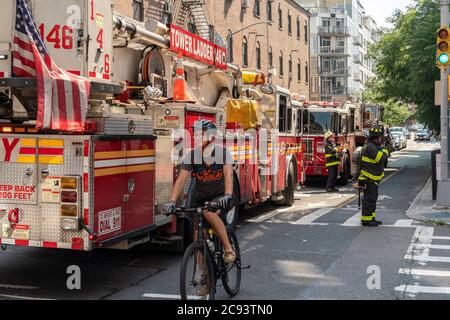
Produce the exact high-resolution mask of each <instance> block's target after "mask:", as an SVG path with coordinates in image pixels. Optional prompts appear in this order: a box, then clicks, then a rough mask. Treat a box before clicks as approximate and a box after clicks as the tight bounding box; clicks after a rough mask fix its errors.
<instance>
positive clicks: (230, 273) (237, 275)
mask: <svg viewBox="0 0 450 320" xmlns="http://www.w3.org/2000/svg"><path fill="white" fill-rule="evenodd" d="M228 238H229V239H230V243H231V246H232V247H233V250H234V252H236V261H235V262H234V263H232V264H228V265H226V266H225V268H226V271H225V273H224V275H223V276H222V283H223V287H224V289H225V291H226V292H227V293H228V294H229V295H230V296H231V297H234V296H235V295H237V294H238V293H239V289H240V288H241V276H242V269H241V252H240V249H239V242H238V239H237V236H236V234H235V233H234V231H233V230H228Z"/></svg>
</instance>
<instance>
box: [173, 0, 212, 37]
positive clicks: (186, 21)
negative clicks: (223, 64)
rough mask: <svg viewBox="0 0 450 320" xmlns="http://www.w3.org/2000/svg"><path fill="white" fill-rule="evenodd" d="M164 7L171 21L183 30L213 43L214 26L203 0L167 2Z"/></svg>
mask: <svg viewBox="0 0 450 320" xmlns="http://www.w3.org/2000/svg"><path fill="white" fill-rule="evenodd" d="M166 7H167V8H168V9H169V11H170V12H171V13H172V21H173V22H174V23H175V24H176V25H178V26H180V27H181V28H183V29H186V30H189V31H191V32H193V33H195V34H197V35H199V36H200V37H202V38H205V39H208V40H210V41H212V42H215V36H214V34H215V32H214V26H213V25H211V23H210V22H211V18H210V16H209V14H208V10H207V9H206V5H205V0H169V1H167V2H166Z"/></svg>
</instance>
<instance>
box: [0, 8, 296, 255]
mask: <svg viewBox="0 0 450 320" xmlns="http://www.w3.org/2000/svg"><path fill="white" fill-rule="evenodd" d="M2 4H3V6H2V11H1V12H0V19H1V20H2V23H3V26H4V27H3V28H2V29H1V30H0V119H1V120H0V139H1V141H0V168H1V169H2V175H1V178H0V244H1V245H17V246H33V247H46V248H64V249H76V250H84V251H90V250H93V249H94V248H105V247H107V248H116V249H127V248H130V247H132V246H134V245H137V244H142V243H148V242H151V243H155V244H176V245H177V247H178V248H182V247H183V244H184V243H185V242H186V241H188V240H189V238H190V233H189V230H188V228H187V227H186V225H185V222H184V221H177V220H176V218H175V217H170V218H168V217H166V216H164V215H163V214H162V210H161V209H162V204H163V203H164V202H165V201H167V200H168V198H169V196H170V191H171V189H172V186H173V183H174V180H175V179H176V176H177V172H178V168H179V167H178V165H179V161H180V159H181V157H180V148H178V147H179V146H180V145H181V144H185V145H184V147H185V148H186V149H187V150H189V144H188V142H189V138H188V135H187V134H182V135H180V134H178V133H177V130H178V129H186V130H189V129H190V128H191V126H192V124H193V123H194V122H195V121H196V120H198V119H211V120H213V121H215V122H216V123H217V125H218V127H219V129H221V130H222V131H224V132H225V131H226V134H225V138H226V139H225V142H226V143H228V145H229V147H230V148H231V149H232V152H233V156H234V157H235V160H236V163H235V166H234V168H235V187H234V193H235V196H236V197H237V198H238V199H239V204H240V205H239V206H236V207H235V208H234V210H232V211H231V212H230V214H229V215H228V217H227V221H228V223H230V224H232V225H235V224H236V222H237V218H238V215H239V209H241V208H243V206H245V205H246V204H250V205H255V204H258V203H261V202H263V201H266V200H272V201H276V202H280V203H285V204H288V205H289V204H292V202H293V198H294V188H295V185H296V184H297V181H298V180H299V177H301V174H300V171H299V170H298V168H299V160H297V158H296V156H295V151H297V150H298V148H299V146H300V145H299V143H298V140H296V133H295V132H297V131H296V130H294V128H293V127H292V123H291V122H289V121H287V117H288V118H289V117H291V120H292V119H294V118H292V117H294V114H295V115H296V114H297V113H296V112H295V111H294V110H296V109H299V108H297V107H292V110H291V111H289V109H288V107H289V104H288V103H289V101H290V97H289V95H288V93H287V92H286V93H283V92H280V94H278V93H276V94H272V95H271V99H274V100H273V101H276V104H272V103H271V104H265V103H264V100H261V99H262V98H261V95H260V94H259V92H257V90H252V89H246V90H244V86H243V83H242V79H243V75H242V72H241V71H240V70H239V69H238V68H237V67H235V66H233V65H230V64H227V63H226V60H224V57H225V56H226V51H225V50H224V49H223V48H220V47H218V46H216V45H215V44H213V43H210V42H208V41H206V40H204V39H202V38H200V37H197V36H195V35H193V34H190V33H189V32H186V31H184V30H182V29H180V28H178V27H176V26H166V25H162V24H160V23H157V22H153V23H151V24H148V25H144V24H143V23H140V22H137V21H134V20H131V19H128V18H124V17H121V16H119V15H115V14H114V13H113V10H112V8H113V6H112V3H111V1H110V0H102V1H92V0H60V1H52V0H31V1H30V2H29V5H30V6H31V12H32V14H33V19H34V21H35V23H36V25H37V27H38V29H39V32H40V33H41V37H42V39H43V40H44V41H45V44H46V46H47V49H48V51H49V53H50V56H51V57H52V58H53V60H54V61H55V63H56V64H57V65H58V66H59V67H61V68H64V69H65V70H68V71H69V72H72V73H74V74H77V75H81V76H84V77H86V78H88V79H89V80H90V85H91V95H90V98H89V103H88V108H87V114H86V124H85V127H84V130H83V131H82V132H76V133H74V132H63V131H55V130H37V129H36V121H35V120H36V112H37V106H36V97H37V85H36V80H35V79H34V78H24V77H21V78H19V77H15V76H14V73H13V70H12V65H13V60H14V59H16V58H17V57H15V55H14V53H13V52H12V49H13V48H14V42H13V30H14V28H13V25H14V24H15V22H16V21H15V19H16V16H17V15H16V14H14V12H15V1H13V0H7V1H3V3H2ZM49 8H51V12H52V14H51V15H50V14H49ZM69 8H70V9H71V10H69ZM8 26H10V27H8ZM179 54H182V56H183V57H184V58H183V63H182V64H183V67H184V71H185V72H184V74H185V77H186V83H187V85H186V94H187V99H186V100H185V101H173V100H172V99H170V97H172V96H173V92H174V74H175V66H176V65H177V64H178V65H180V64H181V63H180V61H178V59H179V58H178V56H179ZM233 103H239V104H245V105H250V107H249V110H250V111H249V112H252V113H254V114H261V115H263V116H260V117H259V118H257V121H255V123H253V124H252V125H251V127H250V128H245V129H251V130H250V131H242V130H240V128H242V124H241V123H239V122H237V123H236V122H230V121H228V120H227V119H228V118H230V119H231V118H233V117H234V118H236V115H237V113H238V111H236V110H239V108H236V109H233V108H231V107H229V105H230V104H233ZM293 105H294V104H293ZM226 111H227V112H226ZM235 112H236V114H234V113H235ZM270 119H276V120H274V121H273V122H271V121H270ZM293 123H295V122H293ZM277 124H278V125H279V126H280V128H281V129H282V130H283V131H284V132H285V133H286V134H285V137H283V139H282V141H281V143H278V140H277V139H276V138H275V137H276V136H275V135H274V133H275V131H276V129H277ZM294 131H295V132H294ZM266 133H267V134H266ZM264 135H267V137H268V138H267V139H265V138H264V137H263V136H264ZM186 144H187V146H186ZM263 150H264V152H263ZM300 167H301V165H300ZM194 183H195V181H194V180H193V181H191V183H190V185H189V186H187V187H186V192H185V193H186V195H187V196H186V199H185V200H184V199H180V202H186V204H187V205H188V206H189V205H191V203H192V192H191V190H192V189H193V188H192V187H193V184H194Z"/></svg>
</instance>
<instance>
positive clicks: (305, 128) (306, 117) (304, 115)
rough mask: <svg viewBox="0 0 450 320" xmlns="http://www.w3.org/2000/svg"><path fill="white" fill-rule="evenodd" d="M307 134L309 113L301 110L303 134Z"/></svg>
mask: <svg viewBox="0 0 450 320" xmlns="http://www.w3.org/2000/svg"><path fill="white" fill-rule="evenodd" d="M308 132H309V111H308V110H303V133H308Z"/></svg>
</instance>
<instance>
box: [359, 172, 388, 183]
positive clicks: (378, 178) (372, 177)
mask: <svg viewBox="0 0 450 320" xmlns="http://www.w3.org/2000/svg"><path fill="white" fill-rule="evenodd" d="M361 175H362V176H365V177H367V178H369V179H371V180H373V181H381V179H383V177H384V173H383V174H382V175H380V176H375V175H373V174H371V173H369V172H367V171H365V170H361ZM360 180H363V179H361V177H360Z"/></svg>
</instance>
